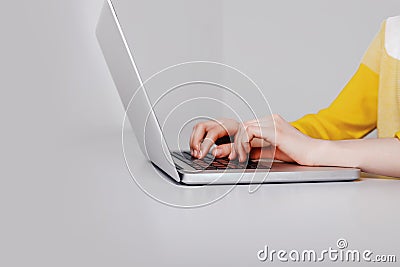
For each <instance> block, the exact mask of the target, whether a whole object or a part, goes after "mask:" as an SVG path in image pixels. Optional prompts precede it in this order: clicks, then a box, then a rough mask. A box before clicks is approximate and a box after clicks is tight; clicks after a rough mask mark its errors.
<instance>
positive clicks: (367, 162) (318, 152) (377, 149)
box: [311, 138, 400, 177]
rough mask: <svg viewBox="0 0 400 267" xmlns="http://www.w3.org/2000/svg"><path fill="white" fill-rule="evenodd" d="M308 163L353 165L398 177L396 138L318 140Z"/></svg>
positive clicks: (399, 150) (399, 152)
mask: <svg viewBox="0 0 400 267" xmlns="http://www.w3.org/2000/svg"><path fill="white" fill-rule="evenodd" d="M318 142H319V145H318V146H316V148H315V149H314V150H313V152H312V154H313V155H312V156H311V158H312V159H311V160H312V165H323V166H342V167H357V168H360V169H361V170H362V171H364V172H369V173H375V174H380V175H387V176H395V177H400V160H399V158H398V156H399V155H400V140H398V139H397V138H381V139H356V140H340V141H325V140H320V141H318Z"/></svg>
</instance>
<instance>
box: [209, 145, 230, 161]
mask: <svg viewBox="0 0 400 267" xmlns="http://www.w3.org/2000/svg"><path fill="white" fill-rule="evenodd" d="M232 146H233V144H232V143H229V144H223V145H219V146H217V147H215V148H214V149H213V151H212V154H213V155H214V157H216V158H224V157H227V156H229V154H231V151H232Z"/></svg>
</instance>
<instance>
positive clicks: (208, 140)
mask: <svg viewBox="0 0 400 267" xmlns="http://www.w3.org/2000/svg"><path fill="white" fill-rule="evenodd" d="M225 133H226V131H224V130H223V127H221V126H220V125H217V126H215V127H213V128H211V129H210V130H209V131H208V132H207V134H206V136H205V137H204V139H203V142H202V143H201V145H200V155H199V156H198V158H204V157H205V156H206V155H207V153H208V151H210V148H211V146H212V145H214V144H215V142H216V141H217V140H218V139H219V138H221V137H223V136H224V135H225Z"/></svg>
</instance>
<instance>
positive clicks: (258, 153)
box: [249, 146, 275, 160]
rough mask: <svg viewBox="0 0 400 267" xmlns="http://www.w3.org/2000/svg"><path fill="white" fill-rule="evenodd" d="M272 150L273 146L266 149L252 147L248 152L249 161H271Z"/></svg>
mask: <svg viewBox="0 0 400 267" xmlns="http://www.w3.org/2000/svg"><path fill="white" fill-rule="evenodd" d="M274 148H275V147H273V146H268V147H252V148H251V151H250V155H249V156H250V158H251V159H256V160H257V159H263V158H269V159H272V158H273V157H274Z"/></svg>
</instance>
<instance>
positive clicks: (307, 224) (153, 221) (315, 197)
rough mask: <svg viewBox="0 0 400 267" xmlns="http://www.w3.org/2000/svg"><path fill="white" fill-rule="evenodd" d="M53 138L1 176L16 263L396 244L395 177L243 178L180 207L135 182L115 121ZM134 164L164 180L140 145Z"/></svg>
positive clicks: (162, 261)
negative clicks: (98, 129) (253, 181)
mask: <svg viewBox="0 0 400 267" xmlns="http://www.w3.org/2000/svg"><path fill="white" fill-rule="evenodd" d="M57 144H58V145H57V146H56V147H54V144H49V146H51V147H46V146H43V147H42V153H43V151H47V152H48V154H47V156H46V157H42V158H35V157H32V158H31V161H30V162H31V163H28V161H25V162H24V163H26V164H27V165H23V166H24V167H23V168H22V166H21V168H19V169H18V168H16V169H15V172H18V173H19V174H23V173H25V174H26V175H28V173H29V172H32V171H34V172H35V176H34V177H32V179H27V178H29V176H26V177H25V178H24V179H23V180H22V178H21V179H19V180H18V179H16V180H13V181H9V182H8V185H7V186H8V188H9V189H10V190H4V191H5V192H4V194H3V195H2V198H3V199H4V200H5V201H7V202H8V203H9V205H8V207H9V209H7V208H6V210H5V212H4V214H5V215H7V216H5V217H3V218H2V220H3V222H2V225H3V226H2V227H3V229H7V231H4V232H3V235H2V243H3V244H6V246H4V247H3V249H4V250H5V251H6V252H7V253H8V254H6V255H8V256H9V257H15V259H16V260H17V261H20V262H25V261H27V259H32V258H33V259H36V260H42V261H44V262H45V263H46V262H48V263H50V262H52V263H54V262H59V261H63V262H62V264H61V265H59V266H68V265H69V266H72V265H74V264H75V265H76V264H77V263H79V266H159V265H162V266H259V265H260V264H261V262H260V261H259V260H258V259H257V252H258V251H259V250H261V249H262V248H263V247H264V246H265V245H268V246H269V248H271V249H277V250H278V249H286V250H288V251H289V250H291V249H297V250H304V249H315V250H322V249H328V248H329V247H333V248H335V247H336V241H337V240H338V239H339V238H345V239H346V240H347V242H348V244H349V248H352V249H360V250H361V249H370V250H373V251H374V252H375V253H380V254H396V253H398V252H399V250H398V248H399V247H400V231H399V230H398V226H399V223H400V216H399V212H398V211H399V208H398V203H399V202H400V194H399V191H400V181H398V180H393V179H392V180H391V179H374V178H373V176H369V177H368V178H362V179H361V180H359V181H356V182H335V183H302V184H266V185H262V186H261V187H260V189H259V190H258V191H257V192H256V193H253V194H249V192H248V186H236V187H234V188H233V190H232V191H231V192H230V193H229V194H227V195H226V196H225V197H224V198H222V199H220V200H219V201H216V202H215V203H213V204H210V205H207V206H204V207H201V208H196V209H182V208H174V207H170V206H168V205H164V204H162V203H160V202H158V201H155V200H154V199H152V198H150V197H149V196H148V195H146V194H145V193H143V192H142V191H141V190H140V189H139V187H138V186H137V185H136V183H135V182H134V181H133V180H132V178H131V176H130V175H129V172H128V171H127V168H126V166H125V163H124V158H123V155H122V150H121V137H120V133H119V131H118V130H117V129H116V131H115V132H111V133H107V132H104V133H99V134H97V135H87V136H79V137H78V136H77V137H75V138H72V139H71V140H68V141H66V140H64V141H62V142H61V141H60V140H58V142H57ZM131 145H132V147H133V148H134V149H133V150H135V149H137V147H135V146H136V144H131ZM42 155H43V154H42ZM133 166H136V168H137V171H138V173H141V175H143V177H145V178H146V179H148V180H149V181H151V186H154V187H160V188H165V185H164V184H163V183H164V181H163V180H162V179H160V177H158V176H157V175H154V171H153V167H152V166H151V165H150V164H148V163H146V162H145V161H144V159H143V157H142V156H141V154H140V153H136V162H135V164H134V165H133ZM22 181H23V183H22ZM171 188H174V189H169V190H171V191H170V192H173V193H171V194H174V195H175V197H176V198H175V199H180V200H182V199H183V200H188V199H189V200H192V199H193V198H206V197H207V196H208V195H215V193H216V192H219V193H221V192H225V191H226V190H227V188H228V187H227V186H214V187H210V188H208V189H207V190H205V191H202V193H201V194H200V195H199V194H195V193H193V192H190V191H186V190H182V188H179V187H178V186H173V187H171ZM10 204H11V205H10ZM19 252H21V253H23V254H24V255H25V257H24V258H20V255H19V254H18V253H19ZM397 255H398V254H397ZM398 256H399V255H398ZM264 264H267V263H264ZM286 264H288V263H286ZM296 264H298V265H301V264H299V263H296ZM360 264H361V263H360ZM305 265H306V263H305ZM360 266H361V265H360Z"/></svg>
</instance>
